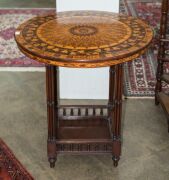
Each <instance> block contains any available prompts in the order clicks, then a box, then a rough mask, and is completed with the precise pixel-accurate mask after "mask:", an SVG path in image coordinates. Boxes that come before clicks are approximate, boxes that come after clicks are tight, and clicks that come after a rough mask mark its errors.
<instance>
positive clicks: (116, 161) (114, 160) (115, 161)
mask: <svg viewBox="0 0 169 180" xmlns="http://www.w3.org/2000/svg"><path fill="white" fill-rule="evenodd" d="M112 160H113V164H114V167H117V166H118V163H119V160H120V157H117V156H113V157H112Z"/></svg>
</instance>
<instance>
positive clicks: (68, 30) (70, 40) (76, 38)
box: [15, 11, 153, 67]
mask: <svg viewBox="0 0 169 180" xmlns="http://www.w3.org/2000/svg"><path fill="white" fill-rule="evenodd" d="M152 36H153V33H152V30H151V28H150V27H149V26H148V25H147V24H146V23H145V22H143V21H142V20H140V19H137V18H134V17H130V16H125V15H119V14H115V13H109V12H101V11H74V12H73V11H72V12H62V13H58V14H50V15H45V16H40V17H35V18H33V19H30V20H29V21H27V22H25V23H24V24H22V25H20V26H19V27H18V29H17V30H16V32H15V38H16V41H17V44H18V46H19V48H20V50H21V51H22V52H23V53H24V54H26V55H27V56H29V57H31V58H32V59H35V60H38V61H40V62H44V63H48V64H53V65H56V66H65V67H102V66H110V65H115V64H119V63H122V62H126V61H130V60H133V59H135V58H137V57H138V56H140V55H141V54H142V53H143V52H144V51H145V50H146V48H147V47H148V45H149V44H150V42H151V40H152Z"/></svg>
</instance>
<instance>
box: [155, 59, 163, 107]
mask: <svg viewBox="0 0 169 180" xmlns="http://www.w3.org/2000/svg"><path fill="white" fill-rule="evenodd" d="M162 74H163V61H160V60H159V61H158V67H157V74H156V79H157V83H156V87H155V104H156V105H158V104H159V101H158V93H159V92H161V90H162V84H161V83H162V82H161V76H162Z"/></svg>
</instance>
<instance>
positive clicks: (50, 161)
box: [49, 158, 56, 168]
mask: <svg viewBox="0 0 169 180" xmlns="http://www.w3.org/2000/svg"><path fill="white" fill-rule="evenodd" d="M49 163H50V167H51V168H54V167H55V163H56V158H50V159H49Z"/></svg>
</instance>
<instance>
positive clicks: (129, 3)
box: [0, 0, 161, 97]
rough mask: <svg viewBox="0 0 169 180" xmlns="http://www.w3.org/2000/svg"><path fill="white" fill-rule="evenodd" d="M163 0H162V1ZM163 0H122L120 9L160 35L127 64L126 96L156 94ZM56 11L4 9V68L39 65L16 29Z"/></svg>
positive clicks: (0, 46)
mask: <svg viewBox="0 0 169 180" xmlns="http://www.w3.org/2000/svg"><path fill="white" fill-rule="evenodd" d="M160 2H161V1H160ZM160 2H159V0H144V1H143V2H142V0H121V5H120V11H121V12H122V13H126V14H129V15H132V16H136V17H140V18H142V19H144V20H146V21H147V22H148V23H149V24H150V25H151V26H152V27H153V28H154V32H155V34H156V36H155V37H156V38H155V39H154V43H153V46H152V48H151V49H150V50H149V51H148V52H147V53H146V54H145V55H143V56H142V57H140V58H138V59H136V60H135V61H133V62H130V63H127V64H125V83H124V93H125V95H126V96H131V97H133V96H140V97H145V96H154V87H155V73H156V66H157V61H156V49H157V48H156V43H157V34H158V31H159V22H160V6H161V4H160ZM52 11H55V10H44V9H39V10H37V9H34V10H31V9H30V10H21V9H20V10H0V18H1V21H2V22H3V25H2V26H0V42H1V43H0V67H39V66H43V64H40V63H38V62H36V61H33V60H31V59H29V58H27V57H25V56H24V55H23V54H22V53H21V52H20V51H19V50H18V48H17V46H16V43H15V41H14V38H13V34H14V31H15V28H16V27H17V26H18V25H19V24H20V23H22V22H23V21H25V20H27V19H29V18H31V17H33V16H35V15H37V14H44V13H49V12H52Z"/></svg>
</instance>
